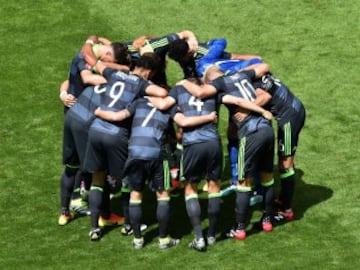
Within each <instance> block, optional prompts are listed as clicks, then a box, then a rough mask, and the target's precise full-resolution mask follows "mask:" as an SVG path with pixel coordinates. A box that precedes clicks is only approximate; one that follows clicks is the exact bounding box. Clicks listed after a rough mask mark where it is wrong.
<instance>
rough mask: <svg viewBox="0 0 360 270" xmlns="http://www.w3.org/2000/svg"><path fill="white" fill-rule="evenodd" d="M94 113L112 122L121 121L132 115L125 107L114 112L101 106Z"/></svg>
mask: <svg viewBox="0 0 360 270" xmlns="http://www.w3.org/2000/svg"><path fill="white" fill-rule="evenodd" d="M94 113H95V115H96V116H97V117H99V118H102V119H104V120H107V121H111V122H120V121H123V120H125V119H126V118H129V117H130V112H129V111H128V110H127V109H123V110H121V111H118V112H112V111H103V110H101V109H100V108H97V109H96V110H95V112H94Z"/></svg>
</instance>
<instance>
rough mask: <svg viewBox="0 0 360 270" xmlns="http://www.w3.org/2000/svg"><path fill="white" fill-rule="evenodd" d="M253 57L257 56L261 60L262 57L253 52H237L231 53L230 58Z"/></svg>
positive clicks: (247, 58) (244, 58) (245, 58)
mask: <svg viewBox="0 0 360 270" xmlns="http://www.w3.org/2000/svg"><path fill="white" fill-rule="evenodd" d="M253 58H259V59H261V60H262V57H261V56H259V55H254V54H239V53H231V59H242V60H250V59H253Z"/></svg>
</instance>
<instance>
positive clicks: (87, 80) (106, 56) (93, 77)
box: [60, 36, 129, 111]
mask: <svg viewBox="0 0 360 270" xmlns="http://www.w3.org/2000/svg"><path fill="white" fill-rule="evenodd" d="M99 40H100V41H103V42H105V43H106V44H101V43H99ZM89 48H90V50H92V51H93V53H94V54H95V55H96V58H95V59H96V60H95V63H94V62H93V60H94V59H92V58H90V57H88V56H87V54H86V53H85V52H86V51H87V50H88V49H89ZM84 51H85V52H84ZM97 61H102V62H103V63H107V65H110V63H118V64H122V65H118V66H116V65H115V67H116V68H118V69H128V67H126V65H127V64H129V63H128V53H127V47H126V45H124V44H122V43H119V42H114V43H110V42H109V41H108V40H106V39H104V38H100V39H98V38H97V37H96V36H89V37H88V39H87V40H86V42H85V44H84V45H83V47H82V49H81V51H80V52H79V53H78V54H77V55H76V56H75V57H74V58H73V59H72V62H71V66H70V72H69V87H68V90H66V89H63V90H62V91H61V93H60V99H61V100H62V101H63V99H64V100H65V99H68V100H69V99H70V100H72V101H73V102H75V101H76V98H77V97H78V96H79V95H80V93H81V92H82V91H83V90H84V89H85V87H86V86H88V85H99V84H102V83H106V80H105V79H104V77H103V76H101V75H99V74H94V72H93V70H92V67H93V66H94V65H95V64H96V62H97ZM63 102H64V101H63ZM65 105H66V104H65ZM68 105H69V101H68ZM66 110H67V106H65V111H66Z"/></svg>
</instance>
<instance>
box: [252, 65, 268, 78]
mask: <svg viewBox="0 0 360 270" xmlns="http://www.w3.org/2000/svg"><path fill="white" fill-rule="evenodd" d="M252 69H253V70H255V74H256V77H257V78H260V77H261V76H263V75H265V74H266V73H268V72H269V71H270V66H269V65H268V64H265V63H262V64H255V65H252Z"/></svg>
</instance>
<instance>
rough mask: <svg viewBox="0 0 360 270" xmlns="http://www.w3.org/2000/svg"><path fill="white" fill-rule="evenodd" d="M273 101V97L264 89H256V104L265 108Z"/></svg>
mask: <svg viewBox="0 0 360 270" xmlns="http://www.w3.org/2000/svg"><path fill="white" fill-rule="evenodd" d="M270 99H271V95H270V94H269V93H268V92H266V91H264V90H263V89H262V88H256V99H255V101H254V103H255V104H256V105H259V106H264V105H265V104H266V103H268V102H269V101H270Z"/></svg>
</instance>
